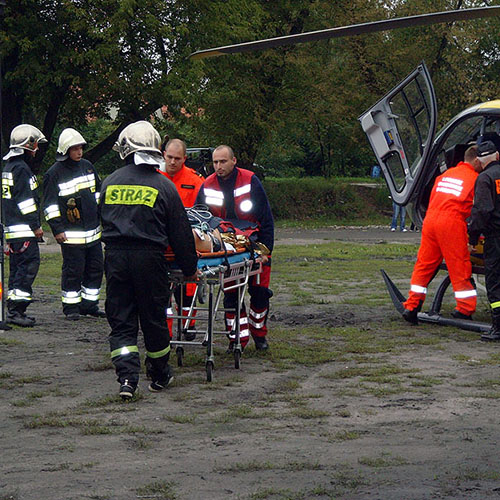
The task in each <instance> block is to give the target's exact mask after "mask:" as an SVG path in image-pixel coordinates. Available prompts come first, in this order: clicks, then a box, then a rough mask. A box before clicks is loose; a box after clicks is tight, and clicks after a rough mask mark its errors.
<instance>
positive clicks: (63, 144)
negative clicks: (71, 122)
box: [57, 128, 87, 160]
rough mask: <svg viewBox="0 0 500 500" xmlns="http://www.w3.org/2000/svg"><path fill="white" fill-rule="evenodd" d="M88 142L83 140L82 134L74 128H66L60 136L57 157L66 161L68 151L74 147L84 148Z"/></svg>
mask: <svg viewBox="0 0 500 500" xmlns="http://www.w3.org/2000/svg"><path fill="white" fill-rule="evenodd" d="M85 144H87V141H86V140H85V139H84V138H83V136H82V134H80V132H78V131H77V130H75V129H74V128H65V129H64V130H63V131H62V132H61V135H60V136H59V143H58V145H57V156H58V159H60V160H65V159H66V158H67V157H68V155H67V153H68V149H69V148H71V147H73V146H84V145H85Z"/></svg>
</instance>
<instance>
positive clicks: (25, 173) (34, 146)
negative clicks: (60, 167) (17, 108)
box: [2, 124, 47, 327]
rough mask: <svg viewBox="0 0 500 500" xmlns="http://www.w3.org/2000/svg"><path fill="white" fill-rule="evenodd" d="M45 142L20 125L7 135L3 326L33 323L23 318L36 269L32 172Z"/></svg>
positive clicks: (37, 215)
mask: <svg viewBox="0 0 500 500" xmlns="http://www.w3.org/2000/svg"><path fill="white" fill-rule="evenodd" d="M44 142H47V140H46V139H45V136H44V135H43V134H42V132H41V131H40V130H38V129H37V128H36V127H33V126H32V125H28V124H22V125H18V126H17V127H15V128H14V129H13V130H12V132H11V134H10V148H9V152H8V153H7V154H6V155H5V156H4V158H3V159H4V160H7V163H6V164H5V166H4V168H3V173H2V204H3V207H2V208H3V217H4V221H5V241H6V251H7V252H8V255H9V270H10V274H9V291H8V294H7V311H8V312H7V323H12V324H14V325H18V326H26V327H31V326H33V325H34V324H35V319H34V318H32V317H29V316H26V309H27V308H28V306H29V305H30V303H31V301H32V296H31V294H32V293H33V289H32V285H33V282H34V281H35V278H36V275H37V273H38V269H39V267H40V249H39V248H38V240H39V239H40V238H41V237H42V236H43V230H42V228H41V223H40V213H39V206H40V197H39V194H38V181H37V178H36V175H34V173H33V171H32V166H33V160H34V158H35V154H36V151H37V150H38V144H41V143H44Z"/></svg>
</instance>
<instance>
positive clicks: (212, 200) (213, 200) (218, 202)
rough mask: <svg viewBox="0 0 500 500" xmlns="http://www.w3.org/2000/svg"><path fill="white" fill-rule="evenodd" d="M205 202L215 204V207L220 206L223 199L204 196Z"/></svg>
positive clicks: (222, 203)
mask: <svg viewBox="0 0 500 500" xmlns="http://www.w3.org/2000/svg"><path fill="white" fill-rule="evenodd" d="M205 203H206V204H207V205H215V206H216V207H222V205H224V200H222V199H220V198H212V197H210V196H205Z"/></svg>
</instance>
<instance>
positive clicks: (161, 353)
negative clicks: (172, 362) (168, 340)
mask: <svg viewBox="0 0 500 500" xmlns="http://www.w3.org/2000/svg"><path fill="white" fill-rule="evenodd" d="M169 352H170V346H167V347H165V349H162V350H161V351H156V352H150V351H146V356H147V357H148V358H153V359H157V358H163V356H166V355H167V354H168V353H169Z"/></svg>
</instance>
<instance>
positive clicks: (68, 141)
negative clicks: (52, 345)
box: [43, 128, 106, 321]
mask: <svg viewBox="0 0 500 500" xmlns="http://www.w3.org/2000/svg"><path fill="white" fill-rule="evenodd" d="M86 144H87V142H86V141H85V139H84V138H83V137H82V135H81V134H80V133H79V132H78V131H76V130H75V129H73V128H66V129H64V130H63V131H62V132H61V135H60V136H59V143H58V146H57V153H56V162H55V163H54V164H53V165H52V167H50V168H49V170H48V171H47V173H46V174H45V177H44V179H43V191H44V200H43V211H44V215H45V218H46V219H47V222H48V223H49V226H50V229H51V230H52V233H53V234H54V237H55V239H56V242H57V243H59V245H60V246H61V253H62V257H63V264H62V275H61V300H62V307H63V313H64V315H65V316H66V319H68V320H71V321H77V320H79V319H80V315H87V314H88V315H89V316H94V317H96V318H102V317H105V316H106V314H105V313H104V311H103V310H102V309H99V294H100V291H101V282H102V275H103V257H102V246H101V226H100V224H99V217H98V215H97V203H98V201H99V191H100V185H101V181H100V179H99V175H98V174H97V171H96V169H95V168H94V165H92V163H90V161H88V160H85V159H83V147H84V146H85V145H86Z"/></svg>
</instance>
